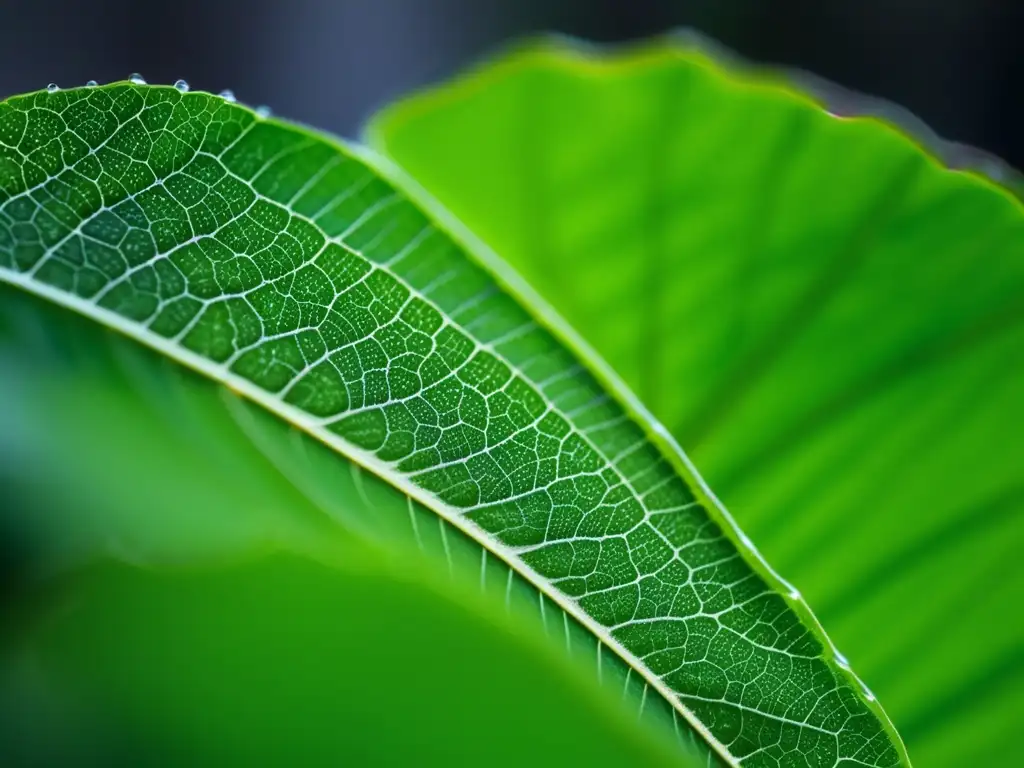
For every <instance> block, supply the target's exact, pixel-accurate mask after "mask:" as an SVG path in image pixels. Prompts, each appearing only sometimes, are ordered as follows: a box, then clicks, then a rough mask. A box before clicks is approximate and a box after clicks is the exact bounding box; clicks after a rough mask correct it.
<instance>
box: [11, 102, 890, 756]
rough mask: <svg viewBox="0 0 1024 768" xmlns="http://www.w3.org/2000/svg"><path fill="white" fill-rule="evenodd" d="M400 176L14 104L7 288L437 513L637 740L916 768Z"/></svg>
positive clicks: (180, 121)
mask: <svg viewBox="0 0 1024 768" xmlns="http://www.w3.org/2000/svg"><path fill="white" fill-rule="evenodd" d="M392 175H396V174H392V172H391V170H389V169H388V167H387V166H386V164H384V163H382V162H378V161H376V160H374V159H373V158H372V156H370V155H368V154H367V153H364V152H361V151H358V150H355V149H353V148H351V147H344V146H341V145H339V144H337V143H335V142H332V141H330V140H328V139H325V138H323V137H320V136H317V135H315V134H313V133H311V132H309V131H306V130H303V129H300V128H297V127H295V126H291V125H289V124H286V123H282V122H279V121H274V120H266V119H264V118H262V117H261V116H259V115H257V114H256V113H254V112H252V111H250V110H248V109H246V108H244V107H241V106H238V105H235V104H232V103H228V102H227V101H225V100H223V99H220V98H218V97H214V96H211V95H209V94H201V93H190V94H183V93H180V92H179V91H177V90H175V89H174V88H165V87H149V86H141V85H130V84H116V85H113V86H108V87H103V88H86V89H76V90H72V91H59V92H47V93H37V94H31V95H28V96H24V97H17V98H14V99H11V100H8V101H6V102H3V103H2V104H0V278H2V279H3V281H5V282H6V283H8V284H10V285H11V286H13V287H14V288H17V289H20V290H23V291H26V292H28V293H33V294H35V295H36V296H38V297H40V298H42V299H45V300H47V301H49V302H52V303H53V304H56V305H59V306H61V307H63V308H65V309H68V310H72V311H74V312H76V313H78V314H79V315H81V316H82V317H83V318H87V319H89V320H91V321H95V322H97V323H99V324H102V325H105V326H107V327H109V328H112V329H114V330H116V331H118V332H119V333H121V334H123V335H125V336H127V337H129V338H131V339H134V340H136V341H138V342H140V343H142V344H144V345H146V346H149V347H151V348H153V349H155V350H156V351H158V352H160V353H162V354H164V355H166V356H167V357H168V358H170V359H172V360H175V361H177V362H178V363H181V364H183V365H185V366H187V367H190V368H192V369H194V370H195V371H197V372H198V373H200V374H202V375H204V376H206V377H208V378H209V379H212V380H214V381H217V382H221V383H223V384H226V385H227V386H228V387H230V388H231V389H233V390H234V391H236V392H237V393H238V394H240V395H242V396H243V397H245V398H247V399H249V400H251V401H253V402H254V403H256V404H258V405H260V406H262V407H263V408H265V409H266V410H268V411H270V412H271V413H274V414H276V415H277V416H279V417H281V418H282V419H283V420H284V421H286V422H288V423H290V424H291V425H293V426H294V427H297V428H299V429H300V430H302V431H304V432H305V433H307V434H308V435H311V436H312V437H314V438H316V439H317V440H319V441H321V442H323V443H325V444H327V445H328V446H330V447H331V448H333V449H334V450H336V451H337V452H338V453H340V454H341V455H342V456H344V457H346V458H347V459H349V460H350V461H352V462H354V463H355V464H358V465H360V466H362V467H363V468H364V469H365V470H368V472H369V474H372V475H375V476H377V477H378V478H381V479H382V481H383V482H384V483H387V484H389V485H390V486H391V487H392V488H393V489H397V491H400V492H401V493H397V492H393V491H391V490H389V489H388V488H386V487H384V485H383V484H381V491H387V492H388V495H387V498H388V501H387V502H382V504H381V506H380V509H381V510H382V511H381V514H382V515H387V514H389V512H388V510H393V509H394V508H395V507H396V506H401V504H398V503H396V499H397V500H400V501H401V502H402V503H404V504H405V506H406V507H407V508H408V509H409V511H411V512H412V513H413V514H414V515H415V514H416V510H415V509H413V508H412V507H409V505H408V504H407V503H406V498H405V496H408V497H409V498H411V499H414V500H415V501H417V502H418V503H419V504H421V505H422V506H423V507H425V508H427V509H429V510H432V511H433V512H434V513H436V514H437V515H438V516H439V519H441V520H442V521H443V524H442V526H441V528H440V531H441V536H440V538H441V539H442V545H443V547H444V550H445V552H446V553H448V554H452V555H453V557H454V554H453V553H452V551H451V547H450V546H449V544H448V543H447V540H446V539H445V535H444V531H445V525H449V526H452V527H454V529H456V530H458V531H460V532H462V534H464V536H462V537H461V538H459V539H458V541H459V542H461V544H464V545H465V547H462V548H463V549H465V548H466V547H469V545H470V544H472V543H473V542H476V545H475V546H476V547H477V549H476V550H475V555H476V559H477V560H478V562H479V558H480V552H481V551H483V552H485V553H489V556H490V558H491V559H497V560H499V561H502V562H504V563H507V564H508V566H511V568H512V571H515V572H516V573H518V574H519V576H520V577H521V578H522V579H523V580H525V582H527V583H528V584H531V585H532V588H533V590H534V591H535V594H539V595H540V605H541V610H542V611H543V605H544V603H545V602H548V603H553V604H554V605H556V606H558V607H560V608H561V609H563V610H564V611H565V612H566V613H567V614H568V616H569V617H571V618H572V619H573V620H574V622H578V624H579V625H582V626H583V627H584V628H585V629H587V630H589V632H590V634H591V636H592V637H596V638H597V639H598V640H599V642H600V644H601V645H597V646H595V647H596V648H597V649H598V650H597V658H598V659H601V650H600V649H601V648H602V647H605V648H606V649H609V650H608V651H607V655H609V656H612V657H616V656H617V657H618V658H619V659H620V660H622V661H623V662H625V663H626V664H627V665H628V666H627V674H626V676H625V677H626V680H625V682H626V684H627V685H629V683H630V679H631V676H632V679H633V680H634V682H636V681H638V682H639V685H640V688H641V690H642V693H641V697H640V702H641V706H642V707H645V709H644V711H645V713H646V712H647V711H649V710H657V709H658V708H659V707H660V706H661V705H662V704H664V703H665V702H668V703H669V705H670V706H671V707H673V708H674V711H675V712H678V713H679V714H680V715H681V716H682V717H683V718H685V720H686V722H688V723H689V724H690V726H691V727H692V728H694V729H695V730H696V732H698V733H699V734H700V735H701V736H702V737H703V739H704V740H705V742H706V744H707V745H709V746H710V748H711V749H712V750H713V752H714V753H716V754H717V755H718V756H719V758H721V759H722V760H724V761H726V762H729V763H734V764H736V763H739V762H741V761H742V762H743V763H744V764H746V765H774V764H778V763H780V762H792V761H794V760H802V761H804V762H809V763H810V764H818V765H833V764H840V763H842V762H849V761H851V760H854V761H857V762H859V763H860V764H866V765H878V766H883V765H885V766H888V765H896V764H899V763H901V762H905V758H904V757H903V755H902V747H901V745H900V743H899V740H898V737H896V735H895V732H894V731H893V730H892V728H891V726H890V725H889V723H888V721H887V720H886V719H885V716H884V714H883V713H882V711H881V709H880V708H879V707H878V705H877V703H876V702H874V700H873V697H871V696H870V695H868V694H867V693H866V691H865V690H864V689H862V687H861V685H860V683H859V681H858V680H857V679H856V677H854V676H853V674H852V673H851V672H850V671H849V669H848V667H847V666H846V665H845V663H844V662H843V661H842V660H841V659H839V658H837V657H836V656H835V655H834V652H833V649H832V647H831V645H830V644H829V642H828V641H827V639H826V638H825V637H824V635H823V633H822V632H821V631H820V628H819V627H818V625H817V623H816V621H815V619H814V618H813V616H812V615H811V614H810V612H809V610H808V609H807V608H806V606H805V604H804V603H803V602H802V600H801V599H800V598H799V596H798V595H797V594H795V593H793V592H792V591H791V590H790V589H789V588H788V586H787V585H786V584H784V583H783V582H781V580H779V579H778V578H777V577H776V576H775V575H774V574H773V572H772V571H771V570H770V569H769V568H768V567H767V565H765V563H764V562H763V561H762V560H761V559H760V558H759V556H757V554H756V553H755V552H754V550H753V549H752V548H751V547H750V546H749V545H748V543H747V540H746V539H745V537H743V536H742V534H740V533H739V532H738V531H737V530H736V529H735V528H734V527H733V525H732V524H731V522H730V520H729V519H728V517H727V516H726V515H725V513H724V512H723V511H722V510H721V509H720V508H719V507H718V506H717V502H716V501H715V499H714V497H713V496H712V495H711V494H710V492H709V491H708V490H707V489H706V488H705V487H704V486H703V484H702V483H701V481H700V480H699V478H698V477H697V475H696V473H695V472H694V471H693V469H692V468H691V467H690V465H689V464H688V462H687V461H686V459H685V457H684V456H683V455H682V453H681V452H680V451H679V450H678V449H677V448H676V447H675V444H674V442H672V441H671V439H670V438H669V437H668V436H667V435H664V434H662V433H661V432H660V431H659V428H658V426H657V424H656V423H654V422H652V421H651V420H649V418H648V417H647V416H646V412H645V411H644V410H643V409H641V408H640V406H639V405H638V404H637V403H636V402H635V400H634V399H633V398H632V396H630V395H629V393H628V392H627V391H626V390H625V389H624V388H623V387H622V386H621V385H620V384H619V383H618V381H617V379H615V378H614V377H613V376H612V374H610V373H609V372H608V371H607V370H606V369H605V367H604V366H603V365H602V364H601V363H600V361H598V360H597V359H596V358H594V357H593V356H592V355H591V354H590V353H589V352H587V350H586V349H584V348H582V347H581V346H579V345H578V344H576V343H575V342H574V341H573V334H572V333H571V332H569V331H568V330H567V329H565V328H564V327H562V325H561V324H560V323H558V321H557V320H556V319H555V318H554V317H553V316H551V315H550V314H549V313H547V312H546V311H545V309H544V307H543V306H541V305H538V304H534V303H532V302H531V301H530V300H529V298H525V299H524V298H523V296H522V295H521V294H520V293H519V292H518V290H516V289H514V288H512V287H510V286H509V284H508V283H509V282H510V281H512V280H513V278H511V277H510V276H508V275H506V274H502V275H501V276H500V277H498V276H496V275H495V274H494V273H492V272H491V271H490V270H489V269H488V268H485V267H484V266H481V264H480V263H478V261H477V260H476V258H475V256H476V255H478V254H474V253H473V252H472V251H471V249H472V248H473V247H474V246H473V243H472V241H469V242H470V244H469V245H468V246H467V245H466V241H464V239H463V238H462V237H461V235H459V236H456V235H454V234H453V230H456V229H458V228H457V227H456V226H454V225H452V224H451V223H449V222H447V221H446V220H445V219H444V217H443V216H439V218H437V219H435V220H432V219H430V218H428V215H427V214H426V213H424V211H423V210H422V209H421V208H420V207H419V206H418V205H417V204H416V203H414V202H412V201H411V200H410V199H409V198H408V196H407V194H406V193H405V192H403V191H401V190H400V189H399V188H397V187H396V186H395V183H393V182H392V181H389V180H388V178H389V177H390V176H392ZM9 293H10V292H9V291H8V292H6V293H5V296H6V295H8V294H9ZM5 301H6V299H5ZM316 474H317V475H319V474H321V473H319V472H318V473H316ZM366 474H367V472H363V473H362V475H366ZM362 475H361V476H362ZM364 490H365V489H364ZM402 494H405V496H403V495H402ZM381 495H382V496H384V495H385V494H383V493H382V494H381ZM367 496H368V495H367ZM367 501H368V503H367V504H365V505H364V506H365V507H366V508H367V509H369V510H371V512H377V511H378V506H377V505H376V504H375V503H374V502H373V499H371V498H369V496H368V498H367ZM412 530H413V531H416V530H417V528H415V527H413V528H412ZM487 560H488V555H486V554H485V555H484V556H483V563H484V567H485V568H486V564H487ZM453 571H454V566H453ZM512 571H508V572H509V573H512ZM542 615H543V614H542ZM570 631H571V625H570V623H569V622H568V620H567V619H566V620H565V633H566V634H565V636H566V637H568V636H569V633H570ZM599 669H600V667H599ZM645 716H646V714H645Z"/></svg>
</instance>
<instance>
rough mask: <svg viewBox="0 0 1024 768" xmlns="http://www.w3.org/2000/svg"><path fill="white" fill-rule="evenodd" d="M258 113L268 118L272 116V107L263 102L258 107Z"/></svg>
mask: <svg viewBox="0 0 1024 768" xmlns="http://www.w3.org/2000/svg"><path fill="white" fill-rule="evenodd" d="M256 114H257V115H259V116H260V117H263V118H267V117H270V115H271V114H272V113H271V111H270V107H268V106H267V105H266V104H261V105H260V106H258V107H256Z"/></svg>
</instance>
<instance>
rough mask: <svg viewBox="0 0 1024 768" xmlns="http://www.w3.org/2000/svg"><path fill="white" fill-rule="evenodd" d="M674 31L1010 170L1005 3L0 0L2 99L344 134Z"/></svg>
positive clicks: (1016, 116) (1013, 5)
mask: <svg viewBox="0 0 1024 768" xmlns="http://www.w3.org/2000/svg"><path fill="white" fill-rule="evenodd" d="M680 26H689V27H694V28H696V29H697V30H699V31H701V32H702V33H704V34H706V35H708V36H710V37H712V38H714V39H716V40H718V41H719V42H721V43H723V44H724V45H726V46H728V47H730V48H732V49H733V50H734V51H736V52H738V53H739V54H741V55H742V56H744V57H746V58H749V59H751V60H754V61H756V62H759V63H764V64H778V65H784V66H787V67H796V68H799V69H803V70H807V71H810V72H813V73H815V74H817V75H820V76H822V77H825V78H827V79H829V80H832V81H834V82H836V83H838V84H840V85H842V86H845V87H847V88H851V89H854V90H856V91H861V92H863V93H866V94H870V95H874V96H879V97H882V98H884V99H887V100H890V101H893V102H895V103H897V104H900V105H902V106H904V107H906V108H908V109H909V110H911V111H912V112H913V113H914V114H916V115H917V116H918V117H919V118H921V119H922V120H924V121H925V122H926V123H928V124H929V125H930V126H931V127H932V128H933V129H934V130H935V131H937V132H938V133H939V134H940V135H941V136H943V137H945V138H947V139H952V140H955V141H959V142H965V143H968V144H973V145H975V146H977V147H980V148H983V149H985V150H988V151H989V152H992V153H994V154H996V155H999V156H1001V157H1002V158H1003V159H1005V160H1006V161H1007V162H1009V163H1010V164H1011V165H1013V166H1015V167H1016V168H1018V169H1020V168H1021V167H1024V101H1022V99H1021V98H1020V94H1021V90H1020V88H1021V83H1022V82H1024V56H1021V55H1020V48H1019V44H1020V36H1021V32H1022V31H1024V4H1022V3H1020V2H1015V0H782V1H779V2H773V3H759V2H752V1H751V0H489V1H487V2H482V1H481V0H373V1H372V2H370V1H369V0H366V1H364V2H359V1H358V0H336V1H334V2H332V1H331V0H289V2H274V1H272V0H253V1H252V2H240V1H239V0H174V1H173V2H166V1H161V2H144V3H140V2H133V1H132V0H94V1H92V2H82V1H81V0H3V2H2V3H0V40H2V45H0V97H6V96H8V95H12V94H15V93H21V92H25V91H30V90H37V89H40V88H43V87H45V86H46V84H47V83H50V82H56V83H58V84H60V85H61V86H65V87H68V86H72V85H78V84H81V83H84V82H85V81H86V80H89V79H95V80H98V81H100V82H105V81H111V80H117V79H123V78H125V77H127V75H128V74H129V72H133V71H138V72H141V73H142V74H143V75H145V77H146V78H147V79H148V80H149V81H150V82H161V83H171V82H173V81H175V80H177V79H178V78H184V79H186V80H188V81H189V82H190V83H191V84H192V85H193V86H194V87H197V88H202V89H204V90H212V91H219V90H221V89H224V88H230V89H232V90H234V92H235V93H236V94H237V96H238V97H239V99H241V100H242V101H244V102H246V103H249V104H253V105H257V104H266V105H268V106H270V107H271V108H272V109H273V110H274V112H276V113H277V114H280V115H282V116H286V117H289V118H292V119H295V120H299V121H302V122H305V123H308V124H311V125H314V126H316V127H318V128H322V129H325V130H330V131H333V132H335V133H340V134H342V135H346V136H350V137H351V136H354V135H356V134H357V132H358V129H359V126H360V125H361V124H362V121H363V120H364V119H365V118H366V117H367V116H368V115H369V114H370V113H371V112H372V111H373V110H374V109H376V108H377V107H379V106H381V105H383V104H385V103H387V102H389V101H391V100H392V99H394V98H395V97H396V96H398V95H400V94H402V93H405V92H407V91H409V90H411V89H414V88H416V87H418V86H421V85H424V84H428V83H432V82H436V81H439V80H442V79H444V78H446V77H448V76H449V75H450V74H452V73H453V72H455V71H457V70H458V69H460V68H462V67H464V66H466V65H467V64H469V63H472V62H473V61H475V60H478V59H479V58H480V57H481V56H484V55H486V54H487V53H488V52H491V51H493V50H494V49H495V48H496V47H498V46H501V45H502V44H504V43H507V42H508V41H509V40H514V39H517V38H521V37H524V36H528V35H530V34H533V33H537V32H541V31H557V32H562V33H565V34H570V35H574V36H578V37H581V38H584V39H589V40H596V41H621V40H630V39H636V38H643V37H646V36H649V35H652V34H656V33H659V32H663V31H665V30H669V29H672V28H674V27H680Z"/></svg>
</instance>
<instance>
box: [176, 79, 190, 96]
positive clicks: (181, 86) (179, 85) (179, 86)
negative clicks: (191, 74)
mask: <svg viewBox="0 0 1024 768" xmlns="http://www.w3.org/2000/svg"><path fill="white" fill-rule="evenodd" d="M174 88H175V90H178V91H181V92H182V93H188V83H186V82H185V81H184V80H175V81H174Z"/></svg>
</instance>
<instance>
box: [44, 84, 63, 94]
mask: <svg viewBox="0 0 1024 768" xmlns="http://www.w3.org/2000/svg"><path fill="white" fill-rule="evenodd" d="M46 90H47V91H48V92H49V93H56V92H57V91H59V90H60V86H59V85H57V84H56V83H50V84H49V85H48V86H46Z"/></svg>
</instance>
